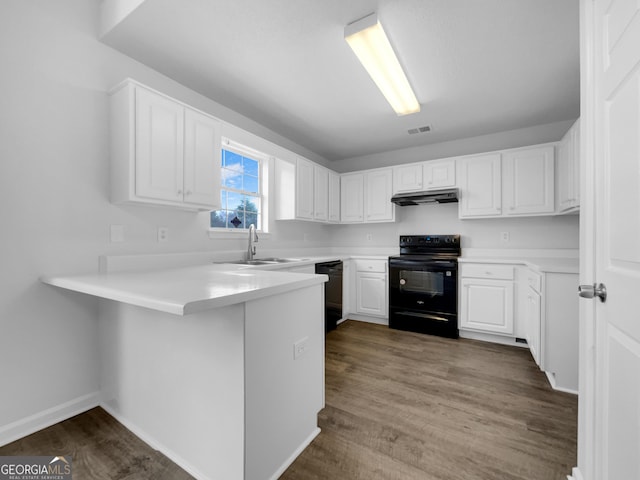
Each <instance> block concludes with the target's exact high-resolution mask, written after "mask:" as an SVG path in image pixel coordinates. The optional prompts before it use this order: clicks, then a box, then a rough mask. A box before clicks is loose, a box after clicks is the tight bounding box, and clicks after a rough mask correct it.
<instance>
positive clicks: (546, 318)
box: [527, 269, 578, 392]
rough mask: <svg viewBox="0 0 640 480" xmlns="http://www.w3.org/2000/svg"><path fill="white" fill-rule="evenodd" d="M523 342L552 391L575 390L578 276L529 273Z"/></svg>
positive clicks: (576, 380)
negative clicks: (526, 344) (525, 342)
mask: <svg viewBox="0 0 640 480" xmlns="http://www.w3.org/2000/svg"><path fill="white" fill-rule="evenodd" d="M527 284H528V285H527V343H528V344H529V350H531V355H532V356H533V359H534V360H535V361H536V363H537V364H538V366H539V367H540V369H541V370H544V371H545V372H547V376H548V377H549V380H550V381H551V383H552V386H553V387H554V388H557V389H559V390H565V391H570V392H577V390H578V296H577V295H576V289H577V285H578V275H577V274H575V273H558V272H545V273H538V272H536V271H534V270H531V269H530V270H529V272H528V275H527Z"/></svg>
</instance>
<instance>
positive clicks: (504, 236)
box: [500, 232, 510, 243]
mask: <svg viewBox="0 0 640 480" xmlns="http://www.w3.org/2000/svg"><path fill="white" fill-rule="evenodd" d="M509 240H510V235H509V232H502V233H500V241H502V243H509Z"/></svg>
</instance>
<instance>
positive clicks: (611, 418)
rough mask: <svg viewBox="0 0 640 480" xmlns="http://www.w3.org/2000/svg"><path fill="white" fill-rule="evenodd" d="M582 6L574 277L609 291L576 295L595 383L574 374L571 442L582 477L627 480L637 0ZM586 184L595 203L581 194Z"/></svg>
mask: <svg viewBox="0 0 640 480" xmlns="http://www.w3.org/2000/svg"><path fill="white" fill-rule="evenodd" d="M582 7H583V11H586V12H588V13H587V19H591V18H593V20H594V23H593V28H594V31H593V38H592V39H591V38H589V37H587V38H586V39H585V38H583V42H585V43H583V45H582V46H583V47H585V46H586V47H590V46H592V47H593V52H592V53H591V52H590V53H591V56H589V57H588V58H587V63H588V65H586V67H587V68H593V70H592V71H591V73H590V74H589V73H587V74H586V76H587V79H586V80H587V81H586V82H585V84H586V86H587V89H588V90H587V97H586V98H585V101H586V107H587V108H585V109H584V111H585V112H586V113H587V118H586V123H585V125H584V127H585V130H584V135H583V137H584V141H583V148H584V149H585V151H586V152H587V154H589V161H593V164H594V166H595V170H594V171H593V173H595V175H593V176H585V180H584V185H585V186H586V192H585V193H586V194H585V195H583V197H582V198H583V204H586V206H587V208H586V212H585V213H586V215H587V216H586V218H584V219H583V220H584V221H585V222H587V223H589V222H590V221H592V220H593V219H594V217H592V216H589V214H590V213H592V212H593V211H595V223H594V225H593V228H592V229H590V230H589V231H582V232H581V235H582V236H581V241H582V242H583V244H584V245H586V248H585V249H584V250H583V252H582V255H583V258H582V261H583V263H585V264H589V261H590V258H593V257H590V255H592V254H593V248H591V247H592V246H593V244H592V243H591V242H590V233H591V234H594V233H595V272H594V274H593V278H588V277H587V276H585V275H583V276H582V277H581V279H582V282H583V283H586V282H589V283H591V282H597V283H600V282H602V283H603V284H605V285H606V288H607V290H608V296H607V299H606V302H604V303H603V302H601V301H600V300H598V299H597V298H596V299H592V300H586V299H582V300H581V302H589V303H588V304H587V305H588V306H587V307H584V303H583V307H584V309H583V322H584V321H588V320H589V318H590V315H591V314H593V315H594V319H595V322H594V323H593V324H592V323H586V326H585V323H583V328H588V327H592V326H595V330H592V331H594V333H595V337H594V338H595V341H594V342H593V344H594V346H595V352H594V353H593V354H592V353H591V352H590V347H591V345H590V341H589V338H588V333H587V335H583V336H582V347H583V348H582V351H581V353H582V354H584V355H585V357H583V359H582V360H581V368H585V369H586V370H587V371H589V370H590V368H591V364H592V363H591V362H593V364H594V365H595V385H593V387H591V386H589V380H590V376H589V375H583V376H582V378H581V386H580V388H581V397H580V398H581V402H582V401H584V402H585V409H586V410H583V411H582V412H581V414H582V415H581V417H580V418H581V420H582V421H583V422H584V423H583V425H581V428H580V431H581V432H586V433H585V437H586V438H581V439H580V442H579V445H580V446H581V447H582V448H583V449H584V450H583V451H582V452H580V454H579V459H581V461H582V465H579V468H580V470H581V471H582V470H584V472H583V473H582V476H583V477H584V479H585V480H621V479H629V480H631V479H638V478H640V315H639V313H638V312H640V295H639V294H638V292H640V135H639V132H640V47H639V46H640V3H639V2H638V1H637V0H595V1H594V2H588V1H584V2H583V4H582ZM592 8H593V10H591V9H592ZM591 14H592V15H593V17H591ZM585 24H586V27H587V28H589V27H590V25H591V24H590V22H589V21H587V22H585ZM591 40H593V41H592V42H591ZM585 44H586V45H585ZM591 62H593V63H592V64H591ZM584 66H585V65H583V67H584ZM583 81H584V77H583ZM591 139H593V143H592V144H591V143H589V141H590V140H591ZM590 180H593V184H591V183H590ZM592 185H593V186H594V187H595V195H594V196H593V201H592V200H591V199H589V198H587V197H591V193H593V192H592V191H591V188H592ZM581 223H583V222H582V221H581ZM591 308H593V310H591ZM583 393H586V395H585V396H584V397H583V396H582V394H583ZM591 407H592V408H591ZM593 417H595V421H594V420H593ZM591 458H593V463H591Z"/></svg>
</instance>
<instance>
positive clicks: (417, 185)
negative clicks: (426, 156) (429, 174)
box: [393, 163, 422, 194]
mask: <svg viewBox="0 0 640 480" xmlns="http://www.w3.org/2000/svg"><path fill="white" fill-rule="evenodd" d="M420 190H422V164H421V163H414V164H411V165H400V166H399V167H393V193H394V194H396V193H399V192H418V191H420Z"/></svg>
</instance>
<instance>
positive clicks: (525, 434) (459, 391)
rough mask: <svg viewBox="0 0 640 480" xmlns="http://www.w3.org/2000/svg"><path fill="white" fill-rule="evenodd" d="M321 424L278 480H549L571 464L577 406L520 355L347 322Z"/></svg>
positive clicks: (333, 341) (333, 351)
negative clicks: (381, 479)
mask: <svg viewBox="0 0 640 480" xmlns="http://www.w3.org/2000/svg"><path fill="white" fill-rule="evenodd" d="M319 425H320V427H321V428H322V433H321V434H320V435H319V436H318V437H317V438H316V440H315V441H314V442H312V444H311V445H310V446H309V447H308V448H307V449H306V450H305V451H304V452H303V453H302V455H300V457H298V459H297V460H296V461H295V462H294V463H293V464H292V465H291V467H290V468H289V469H288V470H287V471H286V472H285V473H284V474H283V476H282V477H281V478H282V479H283V480H290V479H303V478H317V479H334V478H341V479H350V478H390V479H398V480H405V479H407V480H412V479H416V480H417V479H437V480H454V479H455V480H460V479H462V480H465V479H469V480H484V479H486V480H534V479H540V480H553V479H566V475H567V474H568V473H570V471H571V468H572V467H573V466H574V465H575V462H576V436H577V398H576V397H575V396H573V395H570V394H564V393H560V392H556V391H553V390H552V389H551V388H550V387H549V385H548V383H547V380H546V378H545V375H544V374H543V373H542V372H541V371H540V370H539V369H538V368H537V366H536V365H535V363H534V362H533V360H532V358H531V356H530V354H529V352H528V351H527V350H526V349H522V348H517V347H508V346H503V345H496V344H489V343H485V342H477V341H472V340H465V339H458V340H451V339H444V338H439V337H432V336H428V335H421V334H415V333H410V332H401V331H396V330H390V329H388V328H387V327H384V326H377V325H371V324H362V323H360V322H354V321H348V322H345V323H343V324H342V325H340V326H339V327H338V329H337V330H335V331H333V332H330V333H329V334H328V335H327V342H326V408H325V409H324V410H323V411H322V412H321V413H320V417H319ZM398 465H402V468H401V469H400V467H398Z"/></svg>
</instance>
